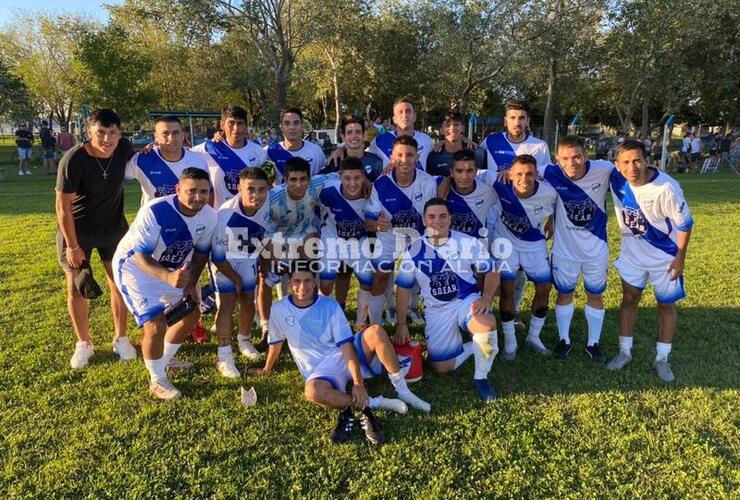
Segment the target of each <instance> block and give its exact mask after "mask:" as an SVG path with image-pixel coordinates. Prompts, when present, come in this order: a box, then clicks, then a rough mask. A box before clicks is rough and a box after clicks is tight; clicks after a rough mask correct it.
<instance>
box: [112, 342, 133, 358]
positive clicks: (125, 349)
mask: <svg viewBox="0 0 740 500" xmlns="http://www.w3.org/2000/svg"><path fill="white" fill-rule="evenodd" d="M113 352H114V353H116V354H118V357H119V358H120V360H121V361H131V360H133V359H136V349H134V346H132V345H131V342H130V341H129V339H128V337H118V338H117V339H116V340H115V341H114V342H113Z"/></svg>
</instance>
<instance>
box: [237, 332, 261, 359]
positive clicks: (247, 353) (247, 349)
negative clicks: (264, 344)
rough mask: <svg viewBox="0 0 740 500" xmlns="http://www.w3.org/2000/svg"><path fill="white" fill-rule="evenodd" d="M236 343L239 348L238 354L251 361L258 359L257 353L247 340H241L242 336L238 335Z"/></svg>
mask: <svg viewBox="0 0 740 500" xmlns="http://www.w3.org/2000/svg"><path fill="white" fill-rule="evenodd" d="M236 343H237V345H238V346H239V352H240V353H241V354H242V356H244V357H245V358H247V359H249V360H252V361H254V360H256V359H259V357H260V353H259V351H257V349H255V348H254V346H253V345H252V343H251V342H250V341H249V340H247V339H245V338H242V336H241V335H239V336H237V337H236Z"/></svg>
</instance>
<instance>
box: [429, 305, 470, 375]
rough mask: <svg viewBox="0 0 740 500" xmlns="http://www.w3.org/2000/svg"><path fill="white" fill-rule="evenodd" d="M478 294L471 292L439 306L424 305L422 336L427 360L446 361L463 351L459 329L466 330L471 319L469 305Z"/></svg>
mask: <svg viewBox="0 0 740 500" xmlns="http://www.w3.org/2000/svg"><path fill="white" fill-rule="evenodd" d="M479 298H480V295H478V294H477V293H472V294H470V295H468V296H467V297H466V298H464V299H462V300H459V299H458V300H455V301H453V302H449V303H448V304H447V305H444V306H440V307H436V308H433V307H425V308H424V319H425V322H426V325H425V326H424V336H425V337H426V341H427V352H428V353H429V361H447V360H449V359H453V358H455V357H457V356H458V355H459V354H462V352H463V341H462V335H460V330H461V329H462V330H465V331H467V330H468V323H469V322H470V320H471V319H473V314H472V313H471V312H470V305H471V304H472V303H473V302H475V301H476V300H478V299H479Z"/></svg>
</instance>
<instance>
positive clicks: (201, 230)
mask: <svg viewBox="0 0 740 500" xmlns="http://www.w3.org/2000/svg"><path fill="white" fill-rule="evenodd" d="M205 230H206V226H204V225H202V224H200V225H198V226H196V227H195V234H200V233H202V232H203V231H205Z"/></svg>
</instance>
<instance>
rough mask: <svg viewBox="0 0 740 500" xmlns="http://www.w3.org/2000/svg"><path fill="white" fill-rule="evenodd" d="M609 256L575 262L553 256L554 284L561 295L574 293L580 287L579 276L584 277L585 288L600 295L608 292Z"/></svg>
mask: <svg viewBox="0 0 740 500" xmlns="http://www.w3.org/2000/svg"><path fill="white" fill-rule="evenodd" d="M608 270H609V255H608V254H605V255H603V256H602V257H599V258H597V259H593V260H589V261H582V262H579V261H575V260H570V259H565V258H563V257H559V256H557V255H555V254H553V255H552V283H553V285H555V289H556V290H557V291H558V292H560V293H567V294H569V293H573V292H574V291H575V290H576V285H578V275H579V274H581V275H583V288H585V289H586V291H587V292H588V293H591V294H595V295H599V294H602V293H604V290H606V276H607V272H608Z"/></svg>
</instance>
